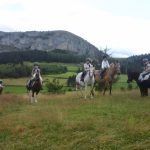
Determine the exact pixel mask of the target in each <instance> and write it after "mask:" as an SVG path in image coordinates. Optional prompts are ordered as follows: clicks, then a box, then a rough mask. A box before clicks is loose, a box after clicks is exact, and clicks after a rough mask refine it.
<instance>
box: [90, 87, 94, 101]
mask: <svg viewBox="0 0 150 150" xmlns="http://www.w3.org/2000/svg"><path fill="white" fill-rule="evenodd" d="M90 96H91V98H93V97H94V86H92V87H91V91H90Z"/></svg>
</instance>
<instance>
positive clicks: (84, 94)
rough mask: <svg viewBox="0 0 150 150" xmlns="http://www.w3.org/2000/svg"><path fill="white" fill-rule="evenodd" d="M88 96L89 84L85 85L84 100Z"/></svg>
mask: <svg viewBox="0 0 150 150" xmlns="http://www.w3.org/2000/svg"><path fill="white" fill-rule="evenodd" d="M86 94H87V84H85V89H84V99H86V97H87V96H86Z"/></svg>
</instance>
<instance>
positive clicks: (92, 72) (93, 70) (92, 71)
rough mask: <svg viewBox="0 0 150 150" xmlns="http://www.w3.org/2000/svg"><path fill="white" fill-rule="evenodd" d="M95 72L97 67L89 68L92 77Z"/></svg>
mask: <svg viewBox="0 0 150 150" xmlns="http://www.w3.org/2000/svg"><path fill="white" fill-rule="evenodd" d="M94 74H95V68H94V67H90V70H89V76H90V78H92V77H93V76H94Z"/></svg>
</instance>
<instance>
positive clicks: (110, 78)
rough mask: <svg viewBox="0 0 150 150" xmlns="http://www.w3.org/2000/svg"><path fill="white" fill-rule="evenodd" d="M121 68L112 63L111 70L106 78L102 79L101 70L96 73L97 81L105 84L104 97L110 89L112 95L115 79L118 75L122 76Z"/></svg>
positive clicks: (107, 71)
mask: <svg viewBox="0 0 150 150" xmlns="http://www.w3.org/2000/svg"><path fill="white" fill-rule="evenodd" d="M119 68H120V66H118V64H114V63H111V64H110V68H108V69H107V70H106V72H105V74H104V78H103V79H101V78H100V70H96V71H95V80H96V81H97V82H98V83H100V82H102V83H104V91H103V95H105V92H106V90H107V88H108V89H109V94H110V95H111V90H112V83H113V81H114V77H115V75H117V74H120V69H119Z"/></svg>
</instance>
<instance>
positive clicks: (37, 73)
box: [35, 71, 40, 80]
mask: <svg viewBox="0 0 150 150" xmlns="http://www.w3.org/2000/svg"><path fill="white" fill-rule="evenodd" d="M35 79H36V80H39V79H40V72H39V71H37V72H36V73H35Z"/></svg>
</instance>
